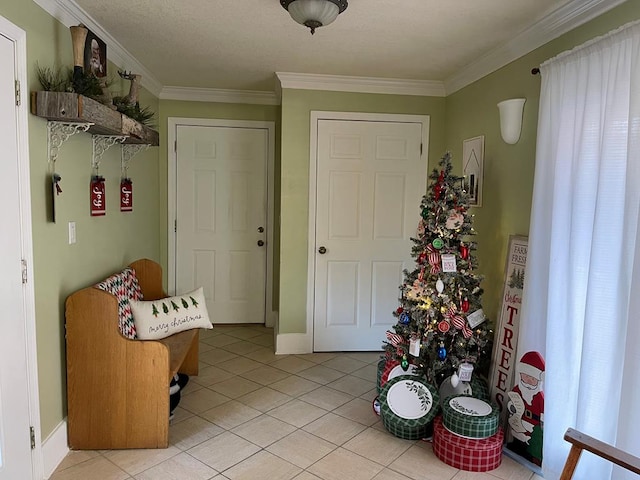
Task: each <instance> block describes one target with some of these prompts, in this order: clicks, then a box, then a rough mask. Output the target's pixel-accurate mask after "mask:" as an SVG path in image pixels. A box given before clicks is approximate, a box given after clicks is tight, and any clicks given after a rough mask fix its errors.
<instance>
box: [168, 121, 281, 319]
mask: <svg viewBox="0 0 640 480" xmlns="http://www.w3.org/2000/svg"><path fill="white" fill-rule="evenodd" d="M176 139H177V157H176V158H177V166H176V216H177V229H176V255H175V258H176V292H177V293H181V292H186V291H189V290H191V289H193V288H196V287H200V286H202V287H203V288H204V296H205V299H206V301H207V309H208V311H209V317H210V318H211V321H212V322H213V323H264V322H265V278H266V246H265V244H266V239H267V233H266V229H267V227H268V226H267V225H266V205H267V191H266V166H267V154H268V148H269V145H268V139H269V136H268V132H267V130H266V129H260V128H230V127H210V126H178V127H177V133H176Z"/></svg>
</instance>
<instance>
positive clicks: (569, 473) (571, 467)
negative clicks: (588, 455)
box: [560, 445, 582, 480]
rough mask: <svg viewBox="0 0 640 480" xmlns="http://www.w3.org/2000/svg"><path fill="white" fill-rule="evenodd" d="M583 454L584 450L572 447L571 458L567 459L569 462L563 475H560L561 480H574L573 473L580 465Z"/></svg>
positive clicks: (565, 465)
mask: <svg viewBox="0 0 640 480" xmlns="http://www.w3.org/2000/svg"><path fill="white" fill-rule="evenodd" d="M581 454H582V448H580V447H577V446H575V445H572V446H571V450H570V451H569V456H568V457H567V461H566V462H565V464H564V468H563V469H562V475H560V480H571V479H572V478H573V472H574V471H575V469H576V466H577V465H578V460H580V455H581Z"/></svg>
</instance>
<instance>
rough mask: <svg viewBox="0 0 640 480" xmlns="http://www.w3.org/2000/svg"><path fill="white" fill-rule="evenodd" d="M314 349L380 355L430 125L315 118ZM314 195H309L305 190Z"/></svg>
mask: <svg viewBox="0 0 640 480" xmlns="http://www.w3.org/2000/svg"><path fill="white" fill-rule="evenodd" d="M313 115H314V117H312V125H311V126H312V139H311V143H312V152H315V155H312V165H311V176H312V178H311V182H310V185H311V187H310V188H311V190H312V191H311V193H310V198H311V202H310V203H311V205H310V218H311V220H310V232H309V238H310V243H311V245H310V259H309V260H310V264H309V269H310V272H312V274H310V275H309V278H310V279H312V281H311V285H310V286H309V295H310V298H312V299H313V302H312V304H313V308H312V317H313V318H312V321H311V323H312V326H313V349H314V351H316V352H321V351H366V350H380V349H381V345H382V341H383V340H384V338H385V334H384V333H385V331H386V330H387V329H389V328H390V327H391V326H392V325H393V324H394V323H395V321H396V320H395V318H394V317H393V315H392V311H393V310H395V309H396V308H397V306H398V297H399V293H400V292H399V289H398V287H399V286H400V284H401V283H402V272H403V270H404V269H405V268H408V267H409V266H410V265H411V263H412V262H413V259H412V258H411V246H412V243H411V240H410V238H411V237H412V236H414V235H415V232H416V226H417V223H418V219H419V213H420V201H421V198H422V195H424V193H425V188H426V179H427V151H428V148H427V147H428V145H427V141H428V130H429V118H428V117H423V116H406V115H375V114H347V113H335V112H313ZM314 189H315V191H313V190H314Z"/></svg>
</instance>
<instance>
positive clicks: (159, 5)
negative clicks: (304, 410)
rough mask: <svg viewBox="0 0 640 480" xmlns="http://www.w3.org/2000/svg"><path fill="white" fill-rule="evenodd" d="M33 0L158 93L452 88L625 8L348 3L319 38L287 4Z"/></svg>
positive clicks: (403, 0) (593, 3)
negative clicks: (352, 85)
mask: <svg viewBox="0 0 640 480" xmlns="http://www.w3.org/2000/svg"><path fill="white" fill-rule="evenodd" d="M36 2H37V3H39V4H40V5H41V6H43V8H45V9H46V10H47V11H49V12H50V13H52V14H54V16H56V17H58V18H59V19H61V20H62V21H63V23H65V24H67V25H71V24H77V23H79V22H83V23H84V24H85V25H87V26H88V27H89V28H90V29H91V30H93V31H94V32H95V33H96V34H97V35H98V36H100V37H101V38H103V40H105V41H106V42H107V53H108V57H109V59H111V60H112V61H114V62H115V63H117V64H119V65H120V66H121V67H122V68H125V69H128V70H134V72H136V73H141V74H142V75H143V84H146V86H147V88H149V89H150V90H151V91H153V92H154V93H156V94H161V93H162V92H163V91H165V92H166V91H170V90H172V88H171V87H181V88H179V89H178V90H180V89H224V90H243V91H259V92H273V91H274V90H276V78H275V75H274V73H275V72H295V73H305V74H323V75H337V76H349V77H372V78H376V79H406V80H413V81H431V82H433V81H436V82H441V84H442V85H443V86H444V87H446V91H447V92H451V91H455V90H456V89H459V88H461V87H462V86H464V85H465V84H466V83H469V82H471V81H474V80H476V79H477V78H480V77H481V76H483V75H485V74H487V73H489V72H490V71H491V70H492V69H495V68H499V67H500V66H502V65H504V64H506V63H507V62H509V61H511V60H513V59H515V58H517V57H518V56H521V55H522V54H524V53H527V51H530V50H532V49H533V48H536V47H537V46H539V45H542V44H544V43H546V42H547V41H549V40H551V39H552V38H555V37H557V36H558V35H560V34H562V33H564V32H566V31H567V30H569V29H570V28H574V27H575V26H577V25H579V24H581V23H584V22H586V21H588V20H589V19H591V18H593V17H594V16H597V15H599V14H601V13H603V12H604V11H606V10H608V9H610V8H612V7H613V6H615V5H617V4H620V3H622V2H623V0H481V1H479V0H446V1H443V0H349V6H348V8H347V10H346V11H345V12H344V13H342V14H341V15H340V16H339V17H338V18H337V19H336V21H335V22H334V23H333V24H331V25H329V26H327V27H323V28H320V29H318V30H317V31H316V34H315V35H313V36H312V35H310V33H309V31H308V30H307V29H306V28H305V27H303V26H301V25H298V24H297V23H295V22H294V21H293V20H292V19H291V18H290V17H289V14H288V12H287V11H285V10H284V9H283V8H282V7H281V6H280V3H279V0H110V1H104V0H75V1H73V0H36ZM525 50H526V51H525ZM114 73H115V72H114ZM414 83H415V82H414ZM158 90H159V91H158ZM174 90H175V89H174ZM443 91H444V88H443Z"/></svg>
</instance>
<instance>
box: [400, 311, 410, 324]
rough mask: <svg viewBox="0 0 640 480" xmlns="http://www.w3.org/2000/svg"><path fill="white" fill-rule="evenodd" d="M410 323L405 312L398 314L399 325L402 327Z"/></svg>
mask: <svg viewBox="0 0 640 480" xmlns="http://www.w3.org/2000/svg"><path fill="white" fill-rule="evenodd" d="M410 321H411V317H410V316H409V314H408V313H407V312H402V313H401V314H400V323H401V324H403V325H409V322H410Z"/></svg>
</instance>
